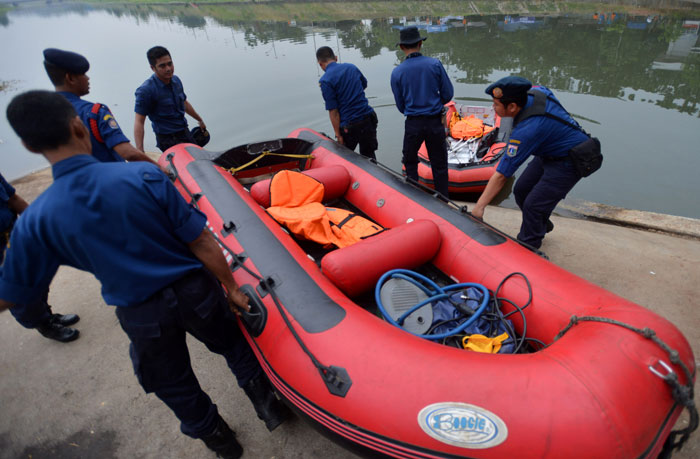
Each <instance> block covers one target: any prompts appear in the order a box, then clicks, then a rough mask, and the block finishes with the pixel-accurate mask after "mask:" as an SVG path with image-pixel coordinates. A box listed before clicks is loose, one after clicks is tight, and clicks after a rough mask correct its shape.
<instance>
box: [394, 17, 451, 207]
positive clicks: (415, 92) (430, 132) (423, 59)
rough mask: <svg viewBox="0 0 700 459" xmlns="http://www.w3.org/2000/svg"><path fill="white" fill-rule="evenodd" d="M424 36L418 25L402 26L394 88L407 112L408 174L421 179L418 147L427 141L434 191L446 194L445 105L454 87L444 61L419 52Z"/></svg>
mask: <svg viewBox="0 0 700 459" xmlns="http://www.w3.org/2000/svg"><path fill="white" fill-rule="evenodd" d="M425 39H426V38H425V37H421V36H420V33H419V32H418V28H417V27H406V28H404V29H401V33H400V38H399V42H398V43H397V45H398V46H399V47H400V48H401V51H403V52H404V54H405V55H406V60H404V61H403V62H402V63H401V65H399V66H398V67H396V68H394V70H393V71H392V72H391V90H392V91H393V93H394V100H395V101H396V108H398V109H399V111H400V112H401V113H403V114H404V115H406V124H405V131H404V135H403V164H404V166H405V167H406V176H407V177H408V178H410V179H412V180H413V181H415V182H418V149H419V148H420V146H421V144H422V143H423V142H425V147H426V148H427V150H428V158H429V159H430V167H431V169H432V170H433V183H434V185H435V190H436V191H438V192H439V193H441V194H442V195H443V196H446V197H447V196H449V191H448V178H447V145H446V142H445V126H444V125H443V124H442V108H443V106H444V105H445V104H446V103H447V102H449V101H450V100H452V96H453V95H454V89H453V87H452V82H451V81H450V77H448V76H447V72H445V68H444V67H443V66H442V63H441V62H440V61H439V60H437V59H435V58H433V57H427V56H423V55H422V54H421V53H420V50H421V47H422V46H423V40H425Z"/></svg>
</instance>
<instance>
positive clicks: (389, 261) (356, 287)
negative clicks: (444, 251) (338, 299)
mask: <svg viewBox="0 0 700 459" xmlns="http://www.w3.org/2000/svg"><path fill="white" fill-rule="evenodd" d="M440 242H441V241H440V229H439V228H438V226H437V225H436V224H435V223H433V222H431V221H430V220H416V221H413V222H411V223H405V224H403V225H401V226H397V227H395V228H392V229H390V230H388V231H384V232H382V233H380V234H377V235H376V236H372V237H370V238H368V239H364V240H362V241H360V242H357V243H356V244H353V245H351V246H349V247H344V248H342V249H338V250H334V251H333V252H331V253H329V254H328V255H326V256H325V257H323V259H322V260H321V270H322V271H323V274H325V275H326V277H328V278H329V279H330V280H331V281H332V282H333V283H334V284H335V285H336V286H337V287H339V288H340V289H341V290H342V291H343V292H344V293H345V294H346V295H348V296H350V297H353V296H356V295H359V294H361V293H364V292H366V291H367V290H370V289H372V288H373V287H374V284H375V283H376V282H377V280H378V279H379V278H380V277H381V276H382V274H384V273H385V272H387V271H389V270H392V269H399V268H402V269H413V268H417V267H418V266H421V265H422V264H424V263H427V262H428V261H430V260H431V259H432V258H433V257H434V256H435V254H436V253H437V251H438V249H439V248H440Z"/></svg>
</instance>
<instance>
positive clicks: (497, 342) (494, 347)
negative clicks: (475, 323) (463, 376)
mask: <svg viewBox="0 0 700 459" xmlns="http://www.w3.org/2000/svg"><path fill="white" fill-rule="evenodd" d="M507 339H508V333H503V334H502V335H498V336H496V337H493V338H489V337H487V336H484V335H467V336H465V337H464V338H462V345H463V346H464V349H467V350H470V351H476V352H484V353H486V354H496V353H498V351H500V350H501V343H503V341H505V340H507Z"/></svg>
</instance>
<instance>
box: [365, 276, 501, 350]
mask: <svg viewBox="0 0 700 459" xmlns="http://www.w3.org/2000/svg"><path fill="white" fill-rule="evenodd" d="M392 278H398V279H404V280H406V281H408V282H410V283H412V284H413V285H415V286H416V287H418V288H420V289H421V290H422V291H423V292H425V294H426V295H428V298H427V299H426V300H423V301H421V302H420V303H418V304H416V305H415V306H413V307H412V308H411V309H409V310H408V311H406V312H404V313H403V314H402V315H401V317H399V318H398V320H394V319H393V318H392V317H391V316H390V315H389V313H388V312H387V311H386V309H384V305H383V304H382V300H381V297H380V294H379V292H380V290H381V288H382V285H384V282H386V281H387V280H389V279H392ZM426 285H427V286H428V287H426ZM468 287H474V288H476V289H478V290H480V291H481V293H483V298H482V300H481V304H479V308H478V309H477V310H476V312H474V314H473V315H472V316H471V317H470V318H469V319H467V320H466V321H464V322H463V323H461V324H459V325H458V326H457V327H455V328H453V329H452V330H449V331H447V332H445V333H440V334H434V335H428V334H423V335H421V334H418V333H413V332H412V331H409V330H406V329H405V328H403V326H402V324H403V322H404V320H406V317H408V316H409V315H411V314H412V313H413V312H414V311H416V310H418V309H420V308H421V307H423V306H425V305H426V304H428V303H432V302H434V301H439V300H442V299H446V298H449V295H448V293H447V292H451V291H454V290H463V289H465V288H468ZM374 299H375V301H376V302H377V306H378V307H379V310H380V311H381V312H382V315H383V316H384V318H385V319H386V320H387V322H389V323H391V324H392V325H394V326H395V327H398V328H400V329H402V330H404V331H407V332H408V333H411V334H412V335H415V336H419V337H421V338H425V339H429V340H435V341H436V340H441V339H443V338H447V337H448V336H452V335H455V334H457V333H461V332H462V331H464V329H465V328H467V327H468V326H470V325H471V324H473V323H474V322H475V321H476V320H477V319H478V318H479V316H481V313H483V312H484V310H486V307H487V306H488V303H489V291H488V289H487V288H486V287H484V286H483V285H481V284H473V283H469V282H467V283H462V284H452V285H448V286H446V287H440V286H439V285H437V284H436V283H435V282H433V281H432V280H430V279H429V278H427V277H425V276H423V275H422V274H419V273H417V272H414V271H410V270H408V269H392V270H391V271H387V272H385V273H384V274H383V275H382V277H380V278H379V281H378V282H377V286H376V287H375V289H374Z"/></svg>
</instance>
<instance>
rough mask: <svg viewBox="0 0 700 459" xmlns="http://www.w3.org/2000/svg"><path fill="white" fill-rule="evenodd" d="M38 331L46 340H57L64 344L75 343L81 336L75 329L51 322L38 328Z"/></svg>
mask: <svg viewBox="0 0 700 459" xmlns="http://www.w3.org/2000/svg"><path fill="white" fill-rule="evenodd" d="M36 329H37V331H38V332H39V333H41V334H42V335H43V336H44V337H45V338H49V339H55V340H56V341H60V342H62V343H67V342H69V341H74V340H76V339H78V336H80V332H79V331H78V330H76V329H75V328H70V327H64V326H63V325H61V324H59V323H56V322H53V321H49V322H46V323H43V324H41V325H39V326H38V327H36Z"/></svg>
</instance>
